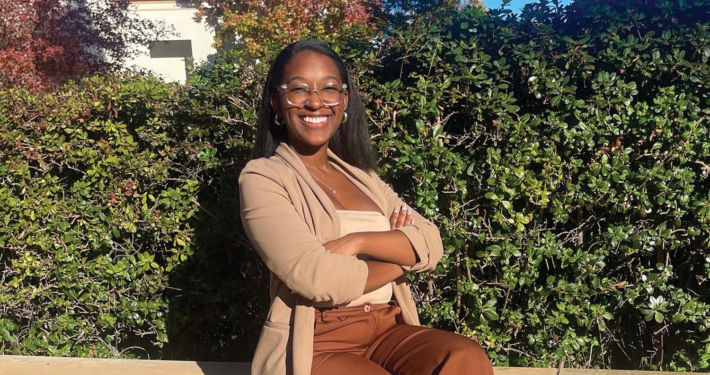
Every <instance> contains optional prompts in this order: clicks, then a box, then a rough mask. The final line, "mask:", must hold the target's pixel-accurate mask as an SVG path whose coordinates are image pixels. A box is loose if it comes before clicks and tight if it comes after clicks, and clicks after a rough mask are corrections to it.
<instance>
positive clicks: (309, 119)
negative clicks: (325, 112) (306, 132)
mask: <svg viewBox="0 0 710 375" xmlns="http://www.w3.org/2000/svg"><path fill="white" fill-rule="evenodd" d="M329 117H330V116H318V117H311V116H304V117H302V119H303V121H305V122H310V123H311V124H320V123H323V122H326V121H328V118H329Z"/></svg>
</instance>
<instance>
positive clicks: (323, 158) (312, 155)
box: [288, 143, 332, 171]
mask: <svg viewBox="0 0 710 375" xmlns="http://www.w3.org/2000/svg"><path fill="white" fill-rule="evenodd" d="M288 146H289V147H290V148H291V149H292V150H293V151H294V152H295V153H296V155H298V157H299V158H300V159H301V162H303V165H304V166H305V167H306V169H308V170H309V171H318V170H320V171H328V170H331V169H332V168H331V167H330V164H329V163H328V143H326V144H324V145H323V146H321V147H318V148H311V149H304V148H303V147H296V146H294V145H292V144H289V145H288Z"/></svg>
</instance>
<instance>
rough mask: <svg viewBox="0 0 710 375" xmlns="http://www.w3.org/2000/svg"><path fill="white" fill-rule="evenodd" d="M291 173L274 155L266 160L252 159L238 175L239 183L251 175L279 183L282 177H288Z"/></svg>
mask: <svg viewBox="0 0 710 375" xmlns="http://www.w3.org/2000/svg"><path fill="white" fill-rule="evenodd" d="M292 173H293V171H292V170H291V168H289V167H288V165H286V164H285V163H284V162H283V160H281V159H280V158H279V157H277V156H275V155H274V156H271V157H268V158H258V159H252V160H250V161H249V162H247V164H246V165H245V166H244V168H243V169H242V171H241V172H240V173H239V181H240V182H242V181H243V180H244V179H247V178H249V176H252V175H256V176H262V177H266V178H269V179H272V180H275V181H280V180H281V179H283V177H284V176H288V175H290V174H292Z"/></svg>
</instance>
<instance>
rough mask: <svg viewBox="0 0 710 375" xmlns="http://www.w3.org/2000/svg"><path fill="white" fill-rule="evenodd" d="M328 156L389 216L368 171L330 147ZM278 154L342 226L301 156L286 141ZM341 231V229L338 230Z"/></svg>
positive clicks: (334, 220)
mask: <svg viewBox="0 0 710 375" xmlns="http://www.w3.org/2000/svg"><path fill="white" fill-rule="evenodd" d="M327 153H328V158H329V159H331V160H332V163H331V165H332V166H333V167H334V168H335V169H337V170H339V171H340V172H341V173H343V175H345V177H346V178H347V179H348V180H350V182H351V183H353V185H355V186H356V187H357V188H358V189H360V190H361V191H362V192H363V193H364V194H365V195H366V196H367V197H368V198H370V199H371V200H372V201H373V202H374V203H375V204H376V205H377V207H378V208H379V209H380V212H381V213H382V214H383V215H385V216H387V204H386V202H385V200H384V197H382V196H381V194H378V193H379V189H378V188H377V185H376V183H375V182H374V181H373V180H372V177H370V176H369V175H368V174H367V173H365V172H364V171H363V170H361V169H359V168H357V167H355V166H352V165H350V164H348V163H347V162H345V161H344V160H343V159H341V158H340V157H338V155H336V154H335V153H334V152H333V151H332V150H331V149H330V148H329V149H327ZM276 154H277V155H278V156H279V157H281V159H282V160H284V162H286V164H288V165H289V166H290V167H291V168H292V169H293V170H294V171H295V172H296V173H297V174H298V175H299V176H301V178H303V179H304V180H305V181H306V183H307V184H308V186H309V187H310V188H311V190H313V193H314V194H315V196H316V197H317V198H318V200H319V201H320V203H321V205H322V206H323V208H324V209H325V211H326V213H327V214H328V216H330V217H331V218H332V219H333V222H334V224H336V225H337V227H338V228H339V227H340V220H339V218H338V215H337V212H336V209H335V206H334V205H333V202H332V201H331V200H330V198H329V197H328V195H327V194H326V193H325V191H323V189H322V188H321V187H320V185H318V184H317V183H316V181H315V180H314V179H313V177H312V176H311V174H310V173H309V172H308V170H307V169H306V166H305V165H304V164H303V161H301V158H300V157H299V156H298V154H296V152H295V151H293V149H292V148H291V147H290V146H289V145H288V144H286V143H285V142H281V143H279V146H278V147H277V148H276ZM338 231H339V230H338Z"/></svg>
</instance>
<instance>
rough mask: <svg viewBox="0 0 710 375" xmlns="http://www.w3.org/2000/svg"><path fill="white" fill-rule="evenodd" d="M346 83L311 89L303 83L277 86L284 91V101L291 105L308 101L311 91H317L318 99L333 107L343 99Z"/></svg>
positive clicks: (300, 106) (298, 105) (301, 105)
mask: <svg viewBox="0 0 710 375" xmlns="http://www.w3.org/2000/svg"><path fill="white" fill-rule="evenodd" d="M347 88H348V85H347V84H345V83H343V85H342V88H339V87H338V86H335V85H330V86H325V87H321V88H319V89H313V88H311V87H310V86H308V85H307V84H305V83H295V84H283V85H281V86H279V87H278V89H279V90H283V91H284V92H286V101H287V102H288V104H290V105H292V106H296V107H299V108H302V107H304V106H305V105H306V104H308V103H310V101H311V97H312V95H313V93H314V92H315V93H318V97H319V98H320V101H321V102H323V104H324V105H325V106H327V107H333V106H336V105H338V104H340V103H341V102H342V101H343V93H344V92H345V90H347Z"/></svg>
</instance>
